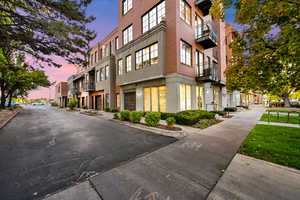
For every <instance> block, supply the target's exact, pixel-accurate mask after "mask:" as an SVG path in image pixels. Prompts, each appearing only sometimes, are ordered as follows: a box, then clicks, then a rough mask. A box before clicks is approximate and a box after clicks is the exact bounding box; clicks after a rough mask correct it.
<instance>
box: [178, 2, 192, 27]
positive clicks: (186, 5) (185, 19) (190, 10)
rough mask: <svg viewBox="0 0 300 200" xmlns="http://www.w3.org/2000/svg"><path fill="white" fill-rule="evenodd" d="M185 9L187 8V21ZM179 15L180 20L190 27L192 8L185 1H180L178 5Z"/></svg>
mask: <svg viewBox="0 0 300 200" xmlns="http://www.w3.org/2000/svg"><path fill="white" fill-rule="evenodd" d="M182 4H183V8H182ZM187 8H189V19H188V18H187V16H188V15H187ZM179 9H180V10H179V15H180V18H181V19H182V20H183V21H184V22H185V23H187V24H188V25H192V7H191V5H190V4H189V3H188V2H186V1H185V0H180V5H179ZM182 9H183V12H184V16H182Z"/></svg>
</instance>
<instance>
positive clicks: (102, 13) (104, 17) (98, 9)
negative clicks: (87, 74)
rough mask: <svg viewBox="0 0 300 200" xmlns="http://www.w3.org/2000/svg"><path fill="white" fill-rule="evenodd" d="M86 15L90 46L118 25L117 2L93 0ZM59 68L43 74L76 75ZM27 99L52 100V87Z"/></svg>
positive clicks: (54, 77)
mask: <svg viewBox="0 0 300 200" xmlns="http://www.w3.org/2000/svg"><path fill="white" fill-rule="evenodd" d="M86 14H87V15H88V16H89V15H93V16H95V17H96V20H95V21H94V22H93V23H91V24H89V25H88V27H89V28H90V29H91V30H94V31H95V32H96V33H97V37H96V38H95V40H94V41H93V42H92V44H91V45H93V44H95V43H96V42H98V41H100V40H101V39H103V38H104V37H105V36H106V35H108V34H109V33H110V32H111V31H112V30H113V29H114V28H115V27H116V26H117V24H118V0H93V2H92V3H91V4H90V5H89V7H88V8H87V10H86ZM233 21H234V9H228V10H227V11H226V22H233ZM60 64H62V67H61V68H54V67H51V68H49V67H48V68H47V67H46V68H45V69H44V70H45V72H46V74H47V76H48V78H49V80H50V81H51V82H56V83H58V82H61V81H67V79H68V78H69V77H70V76H71V75H73V74H75V73H76V68H75V66H73V65H71V64H68V63H67V62H64V61H61V63H60ZM28 98H30V99H37V98H54V86H52V87H50V88H38V89H36V90H33V91H31V92H30V93H29V96H28Z"/></svg>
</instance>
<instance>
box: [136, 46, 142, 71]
mask: <svg viewBox="0 0 300 200" xmlns="http://www.w3.org/2000/svg"><path fill="white" fill-rule="evenodd" d="M141 68H143V50H139V51H137V52H136V53H135V69H141Z"/></svg>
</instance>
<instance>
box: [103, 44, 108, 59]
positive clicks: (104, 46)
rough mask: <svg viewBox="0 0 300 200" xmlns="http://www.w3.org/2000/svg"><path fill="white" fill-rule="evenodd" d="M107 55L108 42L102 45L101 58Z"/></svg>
mask: <svg viewBox="0 0 300 200" xmlns="http://www.w3.org/2000/svg"><path fill="white" fill-rule="evenodd" d="M106 56H109V44H106V45H103V46H102V58H104V57H106Z"/></svg>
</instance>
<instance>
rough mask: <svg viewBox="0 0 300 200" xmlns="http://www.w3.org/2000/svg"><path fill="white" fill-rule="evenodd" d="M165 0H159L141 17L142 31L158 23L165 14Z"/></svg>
mask: <svg viewBox="0 0 300 200" xmlns="http://www.w3.org/2000/svg"><path fill="white" fill-rule="evenodd" d="M165 7H166V5H165V1H163V2H161V3H160V4H158V5H157V6H155V7H154V8H152V9H151V10H150V11H149V12H147V13H146V14H145V15H144V16H143V17H142V27H143V31H142V32H143V33H145V32H147V31H148V30H150V29H152V28H153V27H155V26H156V25H157V24H159V23H160V22H161V21H162V20H163V19H164V18H165V15H166V9H165Z"/></svg>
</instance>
